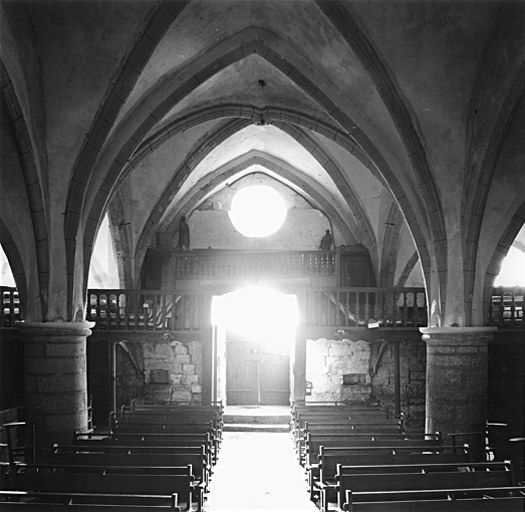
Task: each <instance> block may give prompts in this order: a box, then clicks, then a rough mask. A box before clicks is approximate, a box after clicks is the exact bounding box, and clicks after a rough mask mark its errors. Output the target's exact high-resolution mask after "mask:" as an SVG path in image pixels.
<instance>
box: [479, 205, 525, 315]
mask: <svg viewBox="0 0 525 512" xmlns="http://www.w3.org/2000/svg"><path fill="white" fill-rule="evenodd" d="M524 224H525V200H523V201H522V202H521V204H520V205H519V207H518V208H517V209H516V211H515V213H514V214H513V215H512V217H510V220H509V221H508V223H507V226H506V228H505V229H504V230H503V234H502V235H501V238H500V239H499V241H498V245H497V246H496V248H495V249H494V252H493V254H492V258H491V259H490V263H489V265H488V267H487V270H486V272H485V276H484V278H485V279H484V284H483V319H484V321H485V322H486V321H487V319H488V318H489V311H490V306H491V295H492V288H493V287H494V279H496V277H497V276H498V274H499V271H500V269H501V262H502V261H503V258H505V256H506V255H507V253H508V252H509V249H510V246H511V245H512V242H513V241H514V239H515V238H516V236H517V234H518V233H519V231H520V229H521V228H522V226H523V225H524Z"/></svg>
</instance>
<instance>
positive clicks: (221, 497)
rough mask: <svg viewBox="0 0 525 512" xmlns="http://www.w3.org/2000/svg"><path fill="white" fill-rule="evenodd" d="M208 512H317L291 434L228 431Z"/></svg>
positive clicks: (213, 480) (207, 505) (217, 466)
mask: <svg viewBox="0 0 525 512" xmlns="http://www.w3.org/2000/svg"><path fill="white" fill-rule="evenodd" d="M210 489H211V491H210V494H209V497H208V500H207V503H206V507H205V511H206V512H226V511H234V512H240V511H246V512H250V511H267V510H268V511H269V510H271V511H274V512H281V511H293V512H315V511H316V510H317V508H316V507H315V506H314V505H313V504H312V503H311V502H310V500H309V499H308V493H307V486H306V482H305V478H304V472H303V470H302V468H301V466H299V464H298V462H297V459H296V458H295V452H294V449H293V445H292V441H291V438H290V434H289V433H261V432H253V433H251V432H250V433H248V432H225V433H224V440H223V443H222V448H221V452H220V458H219V461H218V462H217V465H216V467H215V471H214V475H213V479H212V481H211V484H210Z"/></svg>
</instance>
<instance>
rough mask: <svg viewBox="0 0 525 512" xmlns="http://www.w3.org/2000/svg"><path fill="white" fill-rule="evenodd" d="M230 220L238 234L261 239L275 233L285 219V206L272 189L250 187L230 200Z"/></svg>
mask: <svg viewBox="0 0 525 512" xmlns="http://www.w3.org/2000/svg"><path fill="white" fill-rule="evenodd" d="M229 213H230V220H231V222H232V224H233V226H234V227H235V229H236V230H237V231H239V233H241V234H242V235H244V236H247V237H252V238H253V237H258V238H262V237H265V236H269V235H271V234H273V233H275V232H276V231H277V230H278V229H279V228H280V227H281V226H282V225H283V222H284V220H285V219H286V213H287V209H286V204H285V203H284V200H283V198H282V197H281V196H280V195H279V193H278V192H277V191H276V190H275V189H273V188H272V187H268V186H265V185H252V186H250V187H245V188H242V189H241V190H239V191H238V192H237V193H236V194H235V195H234V196H233V199H232V204H231V210H230V212H229Z"/></svg>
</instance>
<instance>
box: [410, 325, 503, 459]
mask: <svg viewBox="0 0 525 512" xmlns="http://www.w3.org/2000/svg"><path fill="white" fill-rule="evenodd" d="M420 331H421V333H422V334H423V336H422V338H423V341H425V342H426V344H427V374H426V421H425V428H426V432H435V431H440V432H441V433H442V434H443V435H444V436H446V435H447V434H449V433H452V432H480V431H483V430H484V428H485V421H486V419H487V374H488V343H489V341H490V340H491V339H492V338H493V333H494V331H495V328H494V327H426V328H422V329H420ZM445 440H446V442H447V444H448V441H449V439H447V438H446V437H445ZM458 441H460V442H461V443H464V442H469V443H470V444H471V445H472V444H474V443H475V444H476V446H473V447H472V448H473V450H474V453H475V455H480V452H479V450H480V441H481V438H480V437H479V436H464V437H463V438H459V439H458Z"/></svg>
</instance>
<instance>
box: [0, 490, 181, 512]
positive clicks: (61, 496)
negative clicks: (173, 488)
mask: <svg viewBox="0 0 525 512" xmlns="http://www.w3.org/2000/svg"><path fill="white" fill-rule="evenodd" d="M0 510H2V512H15V511H20V512H54V511H55V510H56V511H68V512H109V511H113V512H181V508H180V507H179V506H178V496H177V494H172V495H170V496H168V495H141V494H100V493H89V494H82V493H48V492H32V491H0Z"/></svg>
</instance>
